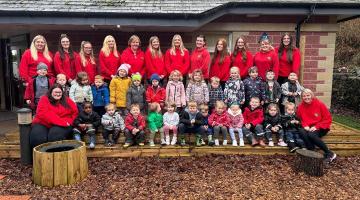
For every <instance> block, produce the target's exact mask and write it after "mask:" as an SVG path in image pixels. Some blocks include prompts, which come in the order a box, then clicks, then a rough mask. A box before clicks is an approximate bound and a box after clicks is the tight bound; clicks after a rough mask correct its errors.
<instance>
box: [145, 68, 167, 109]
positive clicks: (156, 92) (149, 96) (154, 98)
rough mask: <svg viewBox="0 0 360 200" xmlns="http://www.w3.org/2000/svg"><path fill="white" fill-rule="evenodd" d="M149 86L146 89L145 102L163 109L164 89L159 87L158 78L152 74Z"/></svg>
mask: <svg viewBox="0 0 360 200" xmlns="http://www.w3.org/2000/svg"><path fill="white" fill-rule="evenodd" d="M150 82H151V85H150V86H148V88H147V89H146V102H147V103H148V104H150V103H158V104H160V107H161V108H164V103H165V89H164V88H162V87H161V86H160V85H159V82H160V76H159V75H158V74H152V75H151V77H150Z"/></svg>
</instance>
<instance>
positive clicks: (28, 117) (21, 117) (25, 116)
mask: <svg viewBox="0 0 360 200" xmlns="http://www.w3.org/2000/svg"><path fill="white" fill-rule="evenodd" d="M17 116H18V124H19V125H22V124H31V121H32V112H31V110H30V109H29V108H21V109H20V110H18V111H17Z"/></svg>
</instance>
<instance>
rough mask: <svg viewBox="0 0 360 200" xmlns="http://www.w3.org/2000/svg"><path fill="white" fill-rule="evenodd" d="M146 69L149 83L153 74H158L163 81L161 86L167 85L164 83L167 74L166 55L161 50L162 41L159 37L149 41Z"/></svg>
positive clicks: (146, 53) (153, 37)
mask: <svg viewBox="0 0 360 200" xmlns="http://www.w3.org/2000/svg"><path fill="white" fill-rule="evenodd" d="M145 68H146V76H147V79H148V80H149V81H150V77H151V75H152V74H158V75H159V76H160V79H161V81H160V82H161V84H162V85H164V84H165V82H166V81H164V79H165V77H166V75H167V72H166V69H165V63H164V55H163V54H162V52H161V49H160V40H159V38H158V37H157V36H152V37H151V38H150V40H149V47H148V49H147V50H146V52H145ZM149 83H150V82H149Z"/></svg>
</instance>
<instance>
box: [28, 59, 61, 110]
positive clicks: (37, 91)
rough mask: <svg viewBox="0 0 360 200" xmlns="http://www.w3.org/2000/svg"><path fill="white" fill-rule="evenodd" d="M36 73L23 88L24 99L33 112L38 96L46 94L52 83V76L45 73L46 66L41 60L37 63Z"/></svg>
mask: <svg viewBox="0 0 360 200" xmlns="http://www.w3.org/2000/svg"><path fill="white" fill-rule="evenodd" d="M36 73H37V75H36V76H34V77H32V78H31V79H30V81H29V84H28V86H27V87H26V90H25V95H24V99H25V102H26V104H28V105H29V106H30V108H31V109H32V110H33V113H34V114H35V111H36V107H37V104H38V102H39V100H40V97H42V96H44V95H46V93H47V91H48V90H49V88H50V87H51V86H52V85H53V84H54V82H55V80H54V78H51V77H49V76H48V75H47V73H48V66H47V65H46V64H44V63H42V62H40V63H39V64H38V65H37V68H36Z"/></svg>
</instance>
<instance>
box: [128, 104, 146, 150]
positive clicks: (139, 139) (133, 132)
mask: <svg viewBox="0 0 360 200" xmlns="http://www.w3.org/2000/svg"><path fill="white" fill-rule="evenodd" d="M145 126H146V122H145V117H144V116H142V115H141V114H140V106H139V105H138V104H133V105H131V106H130V113H129V114H128V115H127V116H126V118H125V144H124V146H123V147H124V148H127V147H129V146H131V145H134V144H139V146H144V141H145V132H144V129H145Z"/></svg>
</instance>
